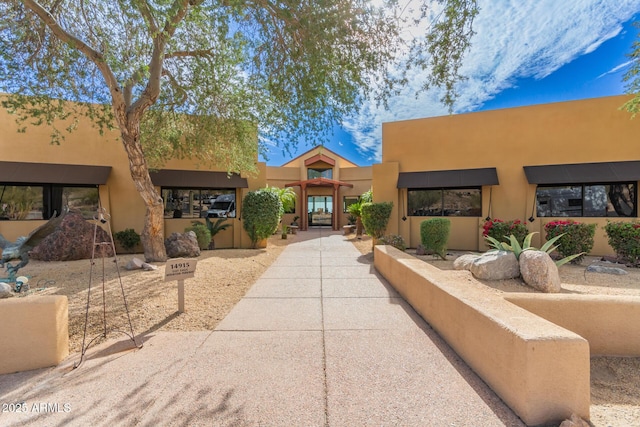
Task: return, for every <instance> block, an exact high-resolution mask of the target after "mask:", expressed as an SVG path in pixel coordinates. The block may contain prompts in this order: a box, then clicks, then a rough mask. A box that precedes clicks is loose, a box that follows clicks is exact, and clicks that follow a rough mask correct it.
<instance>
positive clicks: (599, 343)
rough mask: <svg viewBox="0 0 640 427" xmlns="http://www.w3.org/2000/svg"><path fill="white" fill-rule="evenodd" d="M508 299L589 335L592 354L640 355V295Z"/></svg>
mask: <svg viewBox="0 0 640 427" xmlns="http://www.w3.org/2000/svg"><path fill="white" fill-rule="evenodd" d="M505 299H506V300H507V301H510V302H512V303H513V304H516V305H518V306H520V307H522V308H524V309H525V310H528V311H531V312H532V313H535V314H537V315H538V316H540V317H543V318H545V319H547V320H549V321H550V322H553V323H555V324H556V325H560V326H562V327H563V328H566V329H569V330H570V331H573V332H575V333H576V334H578V335H580V336H581V337H583V338H585V339H586V340H587V341H589V347H590V349H591V355H592V356H640V297H634V296H624V297H621V296H611V295H574V294H554V295H548V294H545V295H540V294H518V295H516V294H510V295H505Z"/></svg>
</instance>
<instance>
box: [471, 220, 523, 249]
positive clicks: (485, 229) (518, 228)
mask: <svg viewBox="0 0 640 427" xmlns="http://www.w3.org/2000/svg"><path fill="white" fill-rule="evenodd" d="M528 232H529V230H527V225H526V223H523V222H522V221H520V220H519V219H516V220H513V221H503V220H501V219H490V220H488V221H485V223H484V225H483V226H482V235H483V236H484V237H487V236H489V237H492V238H494V239H496V240H498V241H500V242H506V243H509V242H510V241H511V240H510V238H509V236H511V235H513V236H515V238H516V239H517V240H518V243H520V244H522V243H523V242H524V238H525V237H526V236H527V233H528Z"/></svg>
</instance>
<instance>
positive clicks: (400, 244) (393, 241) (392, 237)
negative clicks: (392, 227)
mask: <svg viewBox="0 0 640 427" xmlns="http://www.w3.org/2000/svg"><path fill="white" fill-rule="evenodd" d="M378 243H380V244H381V245H390V246H393V247H394V248H396V249H399V250H401V251H403V252H404V251H406V250H407V244H406V243H405V241H404V238H403V237H402V236H400V235H399V234H389V235H387V236H382V238H380V240H378Z"/></svg>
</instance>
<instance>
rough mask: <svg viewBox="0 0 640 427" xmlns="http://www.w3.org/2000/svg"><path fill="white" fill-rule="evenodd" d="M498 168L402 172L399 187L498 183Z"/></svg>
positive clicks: (437, 186)
mask: <svg viewBox="0 0 640 427" xmlns="http://www.w3.org/2000/svg"><path fill="white" fill-rule="evenodd" d="M498 183H499V182H498V172H497V171H496V168H482V169H459V170H445V171H424V172H400V175H399V176H398V188H451V187H478V186H483V185H498Z"/></svg>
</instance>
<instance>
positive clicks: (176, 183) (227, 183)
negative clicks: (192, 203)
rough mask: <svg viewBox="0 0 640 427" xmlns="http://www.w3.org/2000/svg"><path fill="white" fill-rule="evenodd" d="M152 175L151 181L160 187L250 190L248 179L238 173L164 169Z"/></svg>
mask: <svg viewBox="0 0 640 427" xmlns="http://www.w3.org/2000/svg"><path fill="white" fill-rule="evenodd" d="M150 175H151V181H153V183H154V184H155V185H158V186H160V187H180V188H249V184H247V178H242V177H241V176H240V175H238V174H237V173H232V174H227V173H226V172H212V171H193V170H174V169H162V170H159V171H156V172H151V173H150Z"/></svg>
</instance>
